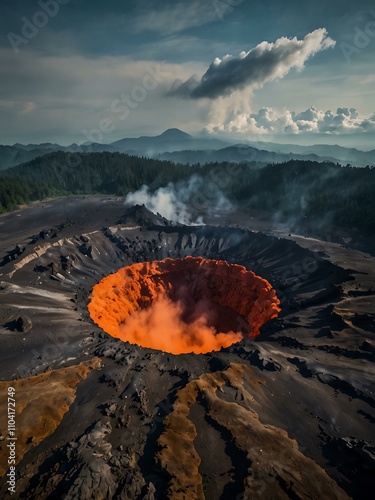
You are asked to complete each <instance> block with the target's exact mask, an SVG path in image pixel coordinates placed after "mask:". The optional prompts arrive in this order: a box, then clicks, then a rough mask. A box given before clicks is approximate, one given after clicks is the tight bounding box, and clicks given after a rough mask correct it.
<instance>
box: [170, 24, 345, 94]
mask: <svg viewBox="0 0 375 500" xmlns="http://www.w3.org/2000/svg"><path fill="white" fill-rule="evenodd" d="M335 44H336V42H335V41H334V40H332V38H330V37H329V36H328V33H327V30H326V29H325V28H320V29H317V30H315V31H313V32H311V33H309V34H308V35H306V36H305V38H304V39H303V40H298V39H297V38H296V37H295V38H292V39H289V38H286V37H282V38H279V39H278V40H276V42H274V43H270V42H261V43H260V44H259V45H257V46H256V47H254V48H253V49H251V50H249V51H248V52H245V51H243V52H241V53H240V54H239V55H238V56H237V57H234V56H231V55H229V54H228V55H226V56H224V57H223V58H222V59H220V58H218V57H217V58H216V59H215V60H214V61H213V62H212V64H211V65H210V67H209V68H208V70H207V71H206V73H205V74H204V75H203V76H202V78H201V79H198V78H197V76H195V75H193V76H191V77H190V78H189V79H188V80H186V81H185V82H182V81H181V80H180V81H178V80H177V81H175V82H174V84H173V86H172V88H171V90H170V92H169V95H170V96H180V97H188V98H194V99H199V98H208V99H217V98H219V97H226V96H230V95H232V94H233V93H234V92H236V91H241V90H244V89H249V90H255V89H260V88H262V87H263V86H264V85H265V84H266V83H267V82H271V81H274V80H277V79H281V78H284V77H285V76H286V75H287V74H288V73H289V71H290V70H291V69H293V68H295V69H297V71H302V70H303V68H304V65H305V62H306V61H307V60H308V59H309V58H310V57H312V56H314V55H315V54H317V53H318V52H320V51H322V50H325V49H328V48H332V47H334V46H335Z"/></svg>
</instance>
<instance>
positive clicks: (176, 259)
mask: <svg viewBox="0 0 375 500" xmlns="http://www.w3.org/2000/svg"><path fill="white" fill-rule="evenodd" d="M228 217H229V216H226V215H223V216H222V217H221V218H220V217H218V218H215V220H214V221H212V224H211V225H210V224H207V225H205V226H199V227H198V226H192V227H189V226H183V225H181V224H172V223H171V222H169V221H167V220H165V219H163V218H162V217H160V216H159V215H155V214H152V213H151V212H149V211H148V210H147V209H146V208H145V207H140V206H136V207H132V208H130V209H124V206H123V200H121V199H114V198H106V197H99V196H96V197H83V198H82V197H72V198H68V199H64V200H55V201H50V202H45V203H44V204H43V205H42V204H36V205H34V206H32V207H29V208H26V209H23V210H21V211H19V212H15V213H12V214H8V215H5V216H2V217H1V219H0V223H1V224H2V228H3V229H5V231H3V233H2V235H1V238H0V251H1V254H0V259H1V261H0V274H1V276H0V305H1V309H0V310H1V312H0V320H1V325H2V328H1V336H2V345H3V352H4V355H3V359H4V362H3V363H2V366H1V380H2V381H1V382H0V389H1V391H2V393H3V392H6V390H7V388H8V387H9V386H10V385H12V386H13V387H14V388H15V390H16V398H18V399H17V410H16V419H18V421H19V422H20V425H22V432H21V433H20V436H19V445H18V446H19V453H18V458H17V460H18V463H17V474H18V494H17V496H18V497H19V498H25V499H26V498H27V499H31V498H51V497H52V496H53V495H55V496H56V495H58V496H59V497H61V498H62V497H64V498H71V499H73V498H77V499H78V498H79V499H85V498H87V499H89V498H93V497H95V498H96V497H98V498H114V499H120V498H129V499H134V498H136V499H138V498H139V499H141V498H142V499H143V498H147V499H152V498H171V499H179V498H181V499H183V498H189V499H194V498H197V499H203V498H206V499H218V498H221V499H225V498H327V499H328V498H329V499H332V498H349V497H352V498H370V497H371V490H372V485H373V471H374V456H375V455H374V431H373V422H374V420H375V414H374V407H375V401H374V395H373V386H372V382H371V381H373V380H374V373H375V370H374V354H375V343H374V339H373V332H371V331H370V330H369V329H368V325H370V324H372V320H373V318H372V315H373V313H372V311H373V310H374V308H373V305H374V292H373V290H374V286H375V276H374V272H373V269H374V268H375V266H374V258H373V257H371V256H370V255H369V254H366V253H362V252H359V251H357V250H353V249H350V248H346V247H345V246H344V245H341V244H339V243H327V242H324V241H318V240H317V239H313V238H308V237H305V236H306V235H305V236H301V235H298V234H296V235H291V234H289V233H288V232H285V231H284V230H283V228H282V227H279V226H277V225H276V224H274V223H273V222H272V221H270V220H267V219H266V218H264V217H263V219H262V218H260V219H257V220H251V219H249V217H248V214H243V215H242V216H241V214H238V215H237V216H236V217H235V218H234V219H233V220H232V221H231V220H228ZM56 220H58V221H59V223H58V224H56ZM250 221H251V222H250ZM214 224H215V225H214ZM233 224H236V225H237V226H238V225H241V227H234V225H233ZM265 233H268V234H265ZM363 318H364V319H363ZM23 325H26V326H27V328H26V327H24V326H23ZM27 388H29V390H27ZM2 401H3V399H2ZM2 404H3V403H2ZM0 415H1V416H0V430H1V436H2V437H3V440H1V441H0V458H1V464H4V463H5V462H4V460H5V457H6V454H7V449H6V444H5V443H6V441H5V439H4V438H5V436H6V432H7V431H6V420H5V415H6V411H5V408H1V413H0ZM3 459H4V460H3ZM5 472H6V471H5V468H2V469H0V474H2V483H1V489H0V492H1V493H2V494H5V492H6V488H7V487H6V482H5ZM358 492H361V493H360V496H359V495H358Z"/></svg>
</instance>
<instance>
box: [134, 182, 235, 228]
mask: <svg viewBox="0 0 375 500" xmlns="http://www.w3.org/2000/svg"><path fill="white" fill-rule="evenodd" d="M211 184H212V183H211ZM125 205H126V206H132V205H145V207H146V208H148V209H149V210H151V211H152V212H154V213H159V214H160V215H162V216H163V217H165V218H166V219H168V220H171V221H173V222H180V223H181V224H190V225H201V224H203V218H202V217H201V216H197V215H194V214H193V213H192V211H191V209H190V208H189V205H190V206H192V207H194V209H196V210H197V211H199V210H203V209H204V210H205V211H206V212H207V210H209V211H210V212H216V211H217V210H226V211H230V210H231V209H232V208H233V207H232V204H231V203H230V201H229V200H228V199H227V198H226V197H225V196H224V194H223V193H222V192H221V191H220V189H218V186H217V185H215V186H211V185H210V184H209V183H208V182H207V181H205V180H204V179H203V178H202V177H199V176H197V175H193V176H192V177H191V178H190V179H189V180H187V181H183V182H178V183H173V182H170V183H169V184H168V185H167V186H164V187H161V188H159V189H157V190H156V191H154V192H152V190H151V189H150V188H149V187H148V186H146V185H144V186H142V187H141V188H140V189H139V190H138V191H135V192H134V193H129V194H128V195H127V196H126V198H125Z"/></svg>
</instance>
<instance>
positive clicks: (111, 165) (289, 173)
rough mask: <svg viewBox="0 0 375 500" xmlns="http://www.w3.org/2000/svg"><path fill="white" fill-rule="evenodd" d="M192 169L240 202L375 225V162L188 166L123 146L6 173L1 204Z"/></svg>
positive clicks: (170, 178)
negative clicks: (355, 164)
mask: <svg viewBox="0 0 375 500" xmlns="http://www.w3.org/2000/svg"><path fill="white" fill-rule="evenodd" d="M192 175H199V176H201V177H203V180H204V183H203V185H204V186H207V188H208V191H209V190H210V189H211V190H212V189H213V190H221V191H222V192H223V194H225V195H226V196H227V197H228V198H229V199H230V200H231V201H232V202H233V203H234V204H237V205H239V206H241V207H248V208H256V209H262V210H268V211H271V212H274V213H275V212H277V213H280V214H281V215H284V216H289V217H295V218H297V219H298V218H302V217H317V218H320V219H321V220H322V221H323V222H326V223H327V224H338V225H342V226H345V227H358V228H360V229H363V230H367V231H374V229H375V196H374V193H375V168H370V167H367V168H354V167H350V166H347V167H341V166H340V165H335V164H333V163H317V162H311V161H300V160H292V161H289V162H287V163H283V164H270V165H268V166H266V167H264V168H255V167H254V165H249V164H246V163H244V164H240V165H233V164H230V163H225V162H224V163H212V164H208V165H204V166H201V165H200V164H197V165H193V166H188V165H182V164H177V165H176V164H174V163H172V162H169V161H158V160H153V159H149V158H139V157H136V156H128V155H125V154H121V153H83V154H72V153H64V152H54V153H50V154H47V155H45V156H42V157H39V158H36V159H35V160H32V161H31V162H28V163H26V164H23V165H19V166H17V167H13V168H11V169H8V170H5V171H3V172H1V173H0V212H6V211H9V210H13V209H14V208H16V207H17V206H19V205H23V204H27V203H30V202H32V201H35V200H39V199H43V198H47V197H56V196H63V195H69V194H97V193H101V194H115V195H119V196H125V195H126V194H127V193H129V192H130V191H136V190H137V189H139V188H140V187H141V186H142V185H144V184H146V185H147V186H149V187H150V189H151V190H156V189H157V188H159V187H161V186H165V185H167V184H168V183H169V182H178V181H184V180H188V179H189V178H190V177H191V176H192ZM202 194H203V195H204V193H202Z"/></svg>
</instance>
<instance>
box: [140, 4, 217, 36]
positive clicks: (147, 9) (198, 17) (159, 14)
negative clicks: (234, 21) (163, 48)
mask: <svg viewBox="0 0 375 500" xmlns="http://www.w3.org/2000/svg"><path fill="white" fill-rule="evenodd" d="M219 20H220V12H219V11H218V9H217V8H215V2H202V1H201V0H190V1H189V2H186V1H179V2H174V3H170V4H169V5H165V6H161V5H160V2H151V3H150V1H147V2H146V3H145V2H142V3H141V4H140V12H139V13H138V15H136V16H135V19H134V26H133V29H134V30H135V31H136V32H139V33H140V32H143V31H155V32H157V33H162V34H172V33H177V32H181V31H184V30H186V29H188V28H196V27H199V26H203V25H205V24H209V23H212V22H215V21H219Z"/></svg>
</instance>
